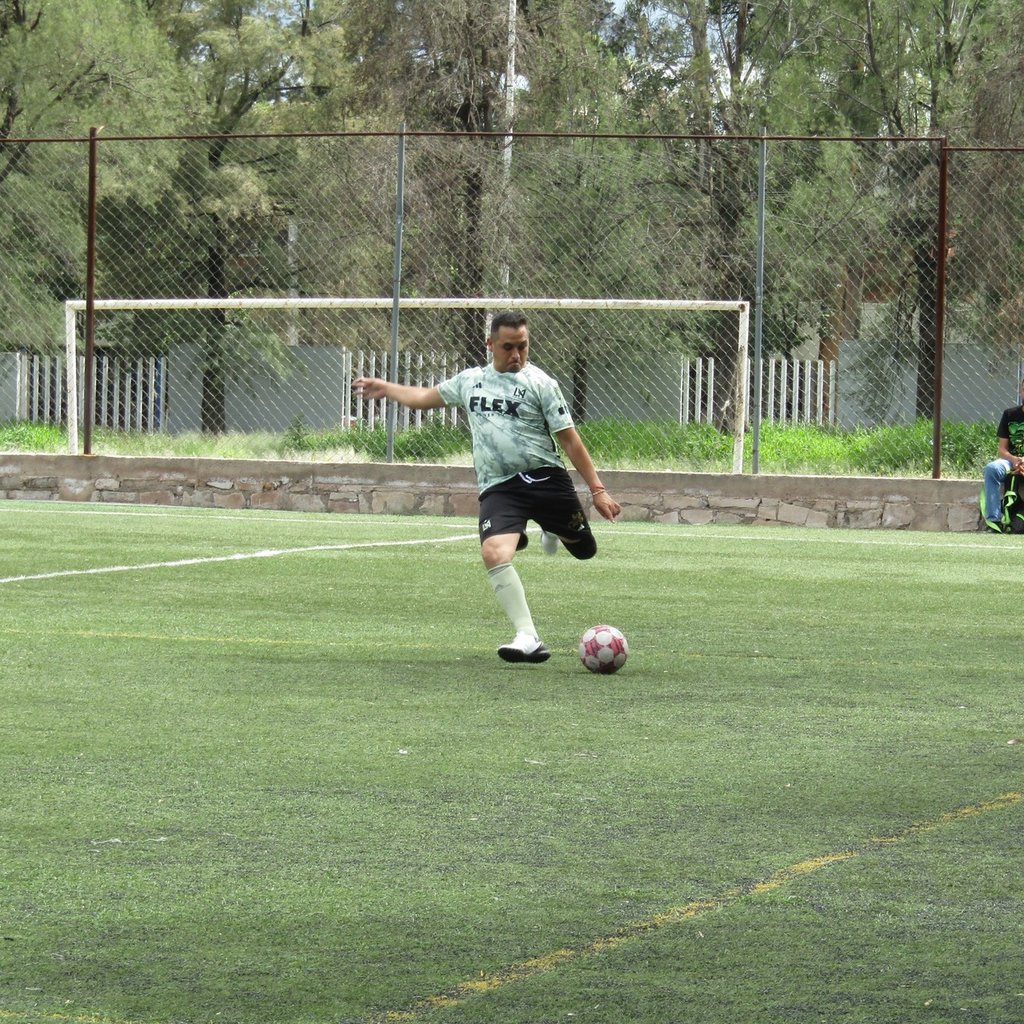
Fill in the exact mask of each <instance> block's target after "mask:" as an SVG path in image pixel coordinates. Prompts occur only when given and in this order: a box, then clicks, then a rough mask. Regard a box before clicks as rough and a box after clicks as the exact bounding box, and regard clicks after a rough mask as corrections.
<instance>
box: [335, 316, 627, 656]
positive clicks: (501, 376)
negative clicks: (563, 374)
mask: <svg viewBox="0 0 1024 1024" xmlns="http://www.w3.org/2000/svg"><path fill="white" fill-rule="evenodd" d="M487 350H488V352H490V354H491V360H490V362H489V363H488V364H487V365H486V366H475V367H471V368H470V369H467V370H463V371H462V372H461V373H459V374H456V375H455V376H454V377H451V378H449V379H448V380H445V381H442V382H441V383H440V384H438V385H437V386H436V387H430V388H427V387H416V386H413V385H408V384H397V383H394V382H392V381H386V380H381V379H379V378H376V377H360V378H358V379H357V380H356V381H355V382H354V383H355V388H356V390H357V392H358V393H360V394H362V395H364V396H365V397H366V398H370V399H380V398H387V399H390V400H392V401H395V402H399V403H400V404H402V405H406V406H409V407H410V408H412V409H440V408H442V407H444V406H452V405H458V406H461V407H462V408H463V409H465V411H466V415H467V417H468V419H469V426H470V431H471V432H472V435H473V465H474V467H475V469H476V476H477V486H478V488H479V490H480V553H481V555H482V557H483V560H484V566H485V567H486V569H487V575H488V578H489V579H490V582H491V587H492V588H493V590H494V593H495V596H496V597H497V599H498V602H499V604H500V605H501V607H502V608H503V609H504V611H505V614H506V615H507V616H508V617H509V619H510V620H511V621H512V625H513V626H514V627H515V631H516V633H515V637H514V638H513V639H512V641H511V642H510V643H507V644H502V646H501V647H499V648H498V655H499V657H501V658H503V659H504V660H505V661H511V662H542V661H547V660H548V658H550V657H551V652H550V651H549V650H548V648H547V646H546V645H545V644H544V643H543V642H542V641H541V639H540V637H539V636H538V635H537V630H536V628H535V626H534V623H533V616H532V615H531V614H530V607H529V605H528V604H527V601H526V593H525V591H524V589H523V584H522V581H521V580H520V578H519V574H518V573H517V572H516V570H515V568H514V566H513V565H512V559H513V558H514V556H515V554H516V552H517V551H519V550H522V549H523V548H525V547H526V544H527V536H526V522H527V520H528V519H532V520H533V521H534V522H536V523H537V524H538V525H539V526H540V528H541V531H542V532H541V546H542V547H543V549H544V551H545V552H546V553H548V554H555V552H557V551H558V548H559V542H561V544H562V545H563V546H564V547H565V549H566V551H568V552H569V553H570V554H571V555H573V557H575V558H579V559H586V558H593V557H594V555H595V554H596V553H597V542H596V540H595V539H594V535H593V533H592V532H591V529H590V524H589V523H588V522H587V516H586V513H585V512H584V511H583V505H582V504H581V503H580V499H579V496H578V495H577V493H576V488H575V487H574V486H573V482H572V478H571V477H570V476H569V474H568V472H567V471H566V468H565V465H564V463H563V462H562V459H561V456H560V455H559V452H558V448H557V447H556V445H555V441H554V440H553V439H557V440H558V446H560V447H561V449H562V451H563V452H564V453H565V454H566V455H567V456H568V458H569V461H570V462H571V463H572V464H573V466H574V467H575V469H576V471H577V472H578V473H579V474H580V476H581V477H582V478H583V481H584V483H586V485H587V487H589V488H590V493H591V495H592V496H593V501H594V508H596V509H597V511H598V512H599V513H600V514H601V515H602V516H604V518H605V519H608V520H610V521H612V522H614V521H615V519H616V517H617V516H618V515H619V513H620V512H621V511H622V509H621V507H620V505H619V503H618V502H617V501H615V500H614V499H613V498H612V496H611V495H610V494H609V493H608V491H607V489H606V488H605V486H604V484H602V483H601V480H600V478H599V477H598V475H597V470H596V469H595V468H594V463H593V461H592V460H591V458H590V453H589V452H588V451H587V447H586V445H585V444H584V443H583V440H582V438H581V437H580V436H579V434H578V433H577V431H576V428H575V427H574V426H573V421H572V415H571V414H570V412H569V408H568V406H567V405H566V402H565V399H564V398H563V397H562V391H561V388H560V387H559V385H558V382H557V381H556V380H555V379H554V378H553V377H549V376H548V375H547V374H546V373H545V372H544V371H543V370H541V369H539V368H538V367H536V366H534V365H532V364H531V363H530V361H529V358H530V332H529V328H528V327H527V323H526V317H525V316H523V315H522V314H521V313H516V312H505V313H499V314H498V315H497V316H495V317H494V319H493V320H492V321H491V330H490V334H489V336H488V338H487Z"/></svg>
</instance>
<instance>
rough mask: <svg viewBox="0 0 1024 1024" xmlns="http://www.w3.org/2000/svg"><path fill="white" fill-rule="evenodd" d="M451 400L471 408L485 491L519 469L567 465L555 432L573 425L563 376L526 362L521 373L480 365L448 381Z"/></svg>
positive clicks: (444, 390) (445, 393)
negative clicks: (561, 382)
mask: <svg viewBox="0 0 1024 1024" xmlns="http://www.w3.org/2000/svg"><path fill="white" fill-rule="evenodd" d="M438 391H440V393H441V397H442V398H443V399H444V401H445V404H446V405H458V406H461V407H462V408H463V409H465V411H466V415H467V417H468V418H469V429H470V431H471V432H472V434H473V465H474V466H475V467H476V479H477V484H478V486H479V488H480V493H481V494H482V493H483V492H484V491H486V490H487V489H488V488H490V487H493V486H494V485H495V484H500V483H501V482H502V481H503V480H509V479H511V478H512V477H514V476H515V475H516V474H517V473H524V472H526V470H529V469H539V468H540V467H541V466H564V463H563V462H562V459H561V457H560V456H559V454H558V451H557V448H556V445H555V440H554V437H553V435H554V434H557V433H558V432H559V431H560V430H565V429H566V428H567V427H571V426H572V425H573V423H572V416H571V415H570V413H569V407H568V406H567V405H566V402H565V399H564V398H563V397H562V389H561V388H560V387H559V386H558V381H556V380H555V379H554V378H553V377H549V376H548V375H547V374H546V373H545V372H544V371H543V370H541V369H540V368H539V367H536V366H534V365H533V364H532V363H527V364H526V366H524V367H523V368H522V369H521V370H520V371H519V372H518V373H498V372H497V371H496V370H495V369H494V367H493V366H491V365H488V366H475V367H472V368H471V369H469V370H463V371H462V373H459V374H456V375H455V376H454V377H451V378H450V379H448V380H446V381H443V382H442V383H441V384H439V385H438Z"/></svg>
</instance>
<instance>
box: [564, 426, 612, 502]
mask: <svg viewBox="0 0 1024 1024" xmlns="http://www.w3.org/2000/svg"><path fill="white" fill-rule="evenodd" d="M555 437H556V438H557V439H558V443H559V444H560V445H561V447H562V451H564V452H565V454H566V456H567V457H568V459H569V461H570V462H571V463H572V464H573V466H574V467H575V469H576V472H577V473H579V475H580V476H581V477H583V482H584V483H585V484H586V485H587V487H589V488H590V494H591V497H592V498H593V499H594V508H596V509H597V511H598V512H599V513H600V514H601V515H602V516H604V518H605V519H609V520H611V521H612V522H614V521H615V518H616V517H617V516H618V514H619V513H620V512H621V511H622V506H621V505H620V504H619V503H618V502H617V501H616V500H615V499H614V498H613V497H612V496H611V495H610V494H609V493H608V491H607V490H606V489H605V486H604V484H602V483H601V478H600V477H599V476H598V475H597V470H596V469H595V468H594V461H593V459H591V457H590V452H589V451H588V450H587V446H586V445H585V444H584V443H583V438H582V437H580V435H579V433H578V432H577V431H576V428H575V427H567V428H566V429H565V430H560V431H559V432H558V433H557V434H555Z"/></svg>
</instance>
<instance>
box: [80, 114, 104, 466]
mask: <svg viewBox="0 0 1024 1024" xmlns="http://www.w3.org/2000/svg"><path fill="white" fill-rule="evenodd" d="M102 130H103V126H102V125H101V126H100V127H99V128H90V129H89V197H88V202H89V208H88V225H87V229H86V230H87V235H86V246H85V394H84V395H83V398H82V409H83V413H82V454H83V455H92V426H93V420H94V419H95V416H96V409H95V406H96V179H97V177H98V175H97V166H98V164H99V159H98V153H99V146H98V145H97V137H98V136H99V133H100V132H101V131H102Z"/></svg>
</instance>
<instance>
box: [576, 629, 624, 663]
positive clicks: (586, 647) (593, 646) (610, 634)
mask: <svg viewBox="0 0 1024 1024" xmlns="http://www.w3.org/2000/svg"><path fill="white" fill-rule="evenodd" d="M628 657H629V644H628V643H626V638H625V637H624V636H623V635H622V633H621V632H620V631H619V630H617V629H616V628H615V627H614V626H591V627H590V629H588V630H587V631H586V633H584V634H583V636H581V637H580V661H582V662H583V664H584V666H585V667H586V668H588V669H590V671H591V672H600V673H611V672H618V671H619V669H620V668H622V666H623V665H625V664H626V658H628Z"/></svg>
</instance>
